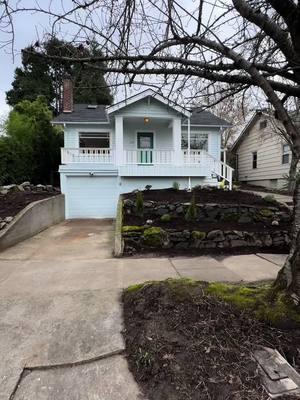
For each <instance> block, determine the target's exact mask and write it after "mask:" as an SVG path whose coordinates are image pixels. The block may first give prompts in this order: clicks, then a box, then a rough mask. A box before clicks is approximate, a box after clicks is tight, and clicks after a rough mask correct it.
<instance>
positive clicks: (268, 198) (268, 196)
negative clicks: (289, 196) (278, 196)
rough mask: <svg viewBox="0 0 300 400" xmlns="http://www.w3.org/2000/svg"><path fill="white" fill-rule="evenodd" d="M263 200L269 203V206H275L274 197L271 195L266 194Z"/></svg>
mask: <svg viewBox="0 0 300 400" xmlns="http://www.w3.org/2000/svg"><path fill="white" fill-rule="evenodd" d="M264 200H265V201H266V202H267V203H271V204H277V201H276V200H275V197H274V196H273V195H272V194H268V195H267V196H265V197H264Z"/></svg>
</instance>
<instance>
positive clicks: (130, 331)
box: [123, 281, 300, 400]
mask: <svg viewBox="0 0 300 400" xmlns="http://www.w3.org/2000/svg"><path fill="white" fill-rule="evenodd" d="M204 288H205V285H204V284H199V283H197V284H188V285H181V284H179V285H177V284H175V283H174V281H169V282H161V283H156V284H146V285H144V286H143V287H142V288H141V289H138V290H137V288H131V290H128V291H127V292H125V293H124V295H123V301H124V318H125V330H124V336H125V342H126V349H127V358H128V362H129V366H130V370H131V371H132V373H133V375H134V376H135V378H136V380H137V381H138V382H139V384H140V385H141V387H142V389H143V391H144V393H145V395H146V396H147V398H149V400H158V399H159V400H188V399H190V400H204V399H205V400H208V399H210V400H225V399H230V400H267V399H268V396H267V395H266V393H265V392H264V390H263V388H262V386H261V383H260V379H259V376H258V373H257V366H256V363H255V362H254V361H253V360H252V359H251V352H252V350H253V349H255V348H257V346H260V345H263V346H267V347H273V348H277V349H278V350H279V351H280V352H281V354H282V355H283V356H285V357H286V358H287V359H288V361H289V362H292V363H293V364H294V365H295V366H296V367H297V368H299V366H300V356H299V352H298V350H297V349H298V348H299V347H300V330H299V329H294V330H290V331H284V330H280V329H278V328H274V327H271V326H269V325H268V324H266V323H264V322H260V321H258V320H257V319H254V318H253V317H251V315H250V314H249V313H246V312H242V311H240V310H238V309H237V308H236V307H234V306H233V305H231V304H229V303H226V302H224V301H222V300H219V299H217V298H216V297H214V296H209V295H207V294H205V291H204ZM282 398H283V397H282ZM296 398H298V397H289V399H290V400H291V399H296Z"/></svg>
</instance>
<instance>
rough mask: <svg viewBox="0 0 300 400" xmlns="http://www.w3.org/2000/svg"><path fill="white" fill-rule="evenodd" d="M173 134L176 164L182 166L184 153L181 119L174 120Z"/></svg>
mask: <svg viewBox="0 0 300 400" xmlns="http://www.w3.org/2000/svg"><path fill="white" fill-rule="evenodd" d="M172 133H173V135H172V136H173V150H174V164H175V165H181V164H182V152H181V119H180V118H173V121H172Z"/></svg>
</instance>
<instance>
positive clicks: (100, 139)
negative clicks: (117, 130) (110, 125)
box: [79, 132, 110, 149]
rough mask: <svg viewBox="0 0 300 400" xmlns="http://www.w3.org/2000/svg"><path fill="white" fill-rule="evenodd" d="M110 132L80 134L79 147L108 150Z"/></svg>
mask: <svg viewBox="0 0 300 400" xmlns="http://www.w3.org/2000/svg"><path fill="white" fill-rule="evenodd" d="M109 146H110V143H109V132H80V133H79V147H91V148H100V149H108V148H109Z"/></svg>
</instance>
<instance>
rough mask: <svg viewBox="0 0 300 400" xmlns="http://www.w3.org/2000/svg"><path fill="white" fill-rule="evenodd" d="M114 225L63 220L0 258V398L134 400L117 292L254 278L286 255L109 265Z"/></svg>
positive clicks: (271, 271) (272, 271)
mask: <svg viewBox="0 0 300 400" xmlns="http://www.w3.org/2000/svg"><path fill="white" fill-rule="evenodd" d="M113 230H114V226H113V221H108V220H107V221H104V220H103V221H99V220H73V221H65V222H64V223H61V224H59V225H56V226H53V227H51V228H49V229H47V230H46V231H44V232H42V233H40V234H39V235H36V236H35V237H33V238H31V239H29V240H26V241H24V242H22V243H20V244H19V245H16V246H14V247H12V248H10V249H8V250H6V251H4V252H2V253H0V354H1V358H0V399H1V400H2V399H3V400H4V399H5V400H8V399H10V400H12V399H15V400H21V399H22V400H25V399H26V400H27V399H28V400H29V399H36V400H39V399H41V400H44V399H45V400H49V399H51V400H52V399H53V400H54V399H55V400H60V399H63V400H71V399H72V400H74V399H78V400H81V399H93V400H95V399H97V400H110V399H113V400H118V399H123V400H126V399H128V400H129V399H130V400H135V399H142V396H141V394H140V393H139V389H138V387H137V385H136V383H135V381H134V380H133V378H132V377H131V375H130V373H129V371H128V368H127V364H126V360H125V358H124V356H123V354H122V352H123V350H124V342H123V338H122V335H121V330H122V311H121V304H120V295H121V292H122V288H124V287H127V286H128V285H130V284H133V283H137V282H144V281H146V280H153V279H154V280H161V279H166V278H168V277H174V278H176V277H181V276H188V277H192V278H195V279H202V280H224V281H240V280H249V281H251V280H261V279H272V278H274V277H275V276H276V273H277V271H278V269H279V268H280V265H282V263H283V261H284V258H285V256H282V255H251V256H233V257H226V258H212V257H195V258H183V257H176V258H172V259H168V258H145V259H138V258H135V259H114V258H112V254H111V249H112V245H113Z"/></svg>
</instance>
